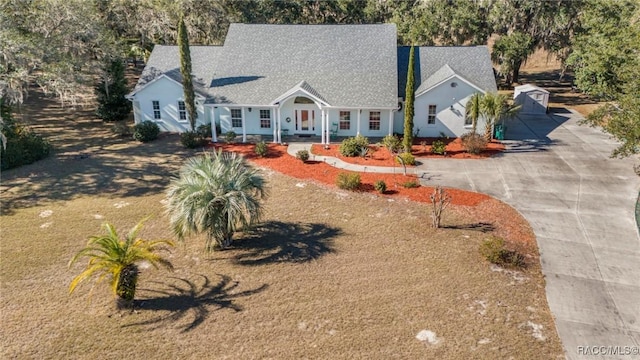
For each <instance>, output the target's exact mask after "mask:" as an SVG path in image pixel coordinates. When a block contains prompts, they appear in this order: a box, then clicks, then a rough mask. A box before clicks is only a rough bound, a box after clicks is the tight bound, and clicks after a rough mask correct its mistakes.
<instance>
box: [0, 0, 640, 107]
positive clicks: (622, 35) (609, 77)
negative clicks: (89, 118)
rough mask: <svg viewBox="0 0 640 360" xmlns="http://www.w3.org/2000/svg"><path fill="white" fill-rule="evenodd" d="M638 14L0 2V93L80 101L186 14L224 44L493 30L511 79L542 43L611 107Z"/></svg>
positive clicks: (500, 63) (631, 61)
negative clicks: (361, 29) (302, 34)
mask: <svg viewBox="0 0 640 360" xmlns="http://www.w3.org/2000/svg"><path fill="white" fill-rule="evenodd" d="M639 14H640V11H639V6H638V4H637V2H636V1H629V0H628V1H622V0H621V1H618V0H572V1H563V0H546V1H538V0H465V1H456V0H428V1H423V0H413V1H393V0H336V1H306V0H282V1H276V0H264V1H261V0H177V1H174V0H137V1H130V0H31V1H24V0H7V1H4V2H3V3H2V4H1V5H0V98H2V99H3V101H4V102H5V103H9V104H19V103H21V102H22V101H23V100H24V96H25V94H26V93H27V90H28V89H29V86H32V85H37V86H39V87H41V88H42V89H43V90H44V91H45V92H46V93H49V94H52V95H55V96H57V97H58V98H59V99H60V100H61V101H62V102H63V103H65V104H71V105H74V104H80V103H83V102H85V101H86V99H85V98H84V96H85V95H84V94H88V93H89V94H90V93H91V91H87V89H86V87H87V86H93V84H94V83H95V82H96V79H97V77H100V76H103V74H104V70H103V69H104V68H105V67H104V66H102V64H104V63H105V62H108V61H111V60H113V58H124V57H126V58H130V59H135V60H140V59H142V58H144V57H145V56H147V55H148V54H149V52H150V50H151V49H152V48H153V45H155V44H176V43H177V36H178V20H179V18H180V16H184V22H185V25H186V28H187V29H188V35H189V41H190V43H191V44H192V45H198V44H200V45H211V44H222V43H223V41H224V37H225V35H226V31H227V29H228V26H229V24H230V23H232V22H242V23H269V24H358V23H382V22H392V23H395V24H396V25H397V27H398V43H399V44H401V45H435V44H438V45H465V44H470V45H476V44H486V43H487V41H488V39H489V37H491V36H492V35H495V36H496V37H497V38H496V42H495V46H494V51H493V52H492V58H493V60H494V62H495V63H496V66H497V67H498V69H499V72H500V74H501V76H502V77H503V78H504V80H505V82H506V83H511V82H513V81H517V80H518V76H519V69H520V67H521V66H522V64H523V63H524V62H525V61H526V59H527V57H528V56H529V55H530V54H531V53H532V52H533V51H534V50H536V49H538V48H543V49H545V50H547V51H549V53H550V54H551V55H552V56H556V57H557V58H558V59H560V60H561V62H562V64H563V66H567V67H568V69H569V70H572V71H573V72H574V73H575V76H576V85H577V86H578V88H579V89H581V90H582V91H585V92H586V93H588V94H589V95H592V96H594V97H599V98H604V99H608V100H617V99H619V98H620V99H621V97H622V95H623V94H625V92H627V93H628V90H625V89H628V88H629V86H630V85H629V84H630V83H632V82H633V81H637V79H638V76H632V75H630V74H637V71H638V70H637V69H638V67H637V63H638V43H639V42H638V33H639V30H638V27H639V23H638V19H639V18H640V15H639ZM636 96H637V95H636ZM635 101H637V99H636V100H635ZM619 106H622V104H620V105H619Z"/></svg>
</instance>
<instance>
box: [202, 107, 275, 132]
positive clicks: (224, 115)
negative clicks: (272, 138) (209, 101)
mask: <svg viewBox="0 0 640 360" xmlns="http://www.w3.org/2000/svg"><path fill="white" fill-rule="evenodd" d="M242 108H243V107H240V106H238V107H235V106H228V107H227V106H225V107H222V106H218V107H217V108H216V109H214V111H215V117H216V118H215V122H216V123H217V124H220V128H221V130H222V134H225V133H227V132H228V131H233V132H235V133H236V134H237V135H242V127H232V126H231V125H232V123H231V109H240V110H242ZM249 108H251V111H249ZM260 110H269V111H270V115H271V127H269V128H261V127H260ZM244 117H245V119H244V121H245V125H244V126H245V131H246V132H247V135H273V129H274V127H275V126H276V118H275V111H274V109H273V108H268V107H255V106H251V107H249V106H246V107H244Z"/></svg>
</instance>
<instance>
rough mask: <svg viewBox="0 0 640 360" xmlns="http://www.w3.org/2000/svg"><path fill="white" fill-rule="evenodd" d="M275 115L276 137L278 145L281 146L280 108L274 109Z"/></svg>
mask: <svg viewBox="0 0 640 360" xmlns="http://www.w3.org/2000/svg"><path fill="white" fill-rule="evenodd" d="M276 114H278V115H277V117H278V121H277V125H278V129H277V135H278V144H282V119H281V117H282V114H281V113H280V107H278V108H276Z"/></svg>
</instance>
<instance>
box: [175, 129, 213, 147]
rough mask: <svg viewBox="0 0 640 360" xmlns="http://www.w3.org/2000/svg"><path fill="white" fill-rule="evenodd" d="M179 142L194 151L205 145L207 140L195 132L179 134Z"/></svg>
mask: <svg viewBox="0 0 640 360" xmlns="http://www.w3.org/2000/svg"><path fill="white" fill-rule="evenodd" d="M180 142H181V143H182V146H184V147H186V148H187V149H195V148H198V147H202V146H205V145H207V139H206V138H205V137H204V136H202V134H201V133H200V132H196V131H185V132H183V133H182V134H180Z"/></svg>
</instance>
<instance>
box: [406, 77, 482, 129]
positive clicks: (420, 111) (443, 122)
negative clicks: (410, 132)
mask: <svg viewBox="0 0 640 360" xmlns="http://www.w3.org/2000/svg"><path fill="white" fill-rule="evenodd" d="M453 82H456V83H457V84H458V85H457V86H456V87H451V83H453ZM477 92H480V91H479V90H478V89H476V88H474V87H472V86H470V85H469V84H467V83H466V82H464V81H463V80H461V79H458V78H453V79H451V80H448V81H446V82H444V83H442V84H440V85H438V86H437V87H435V88H433V89H431V90H429V91H427V92H426V93H424V94H422V95H420V96H418V97H416V100H415V103H414V108H415V115H414V118H413V126H414V132H415V131H417V130H418V129H419V130H420V132H419V133H418V136H419V137H439V136H440V135H441V134H440V133H443V134H444V135H445V136H451V137H459V136H461V135H463V134H464V133H466V132H469V131H471V125H466V126H465V125H464V112H465V105H466V104H467V101H468V100H469V97H471V95H473V94H474V93H477ZM454 98H455V102H454ZM452 104H453V110H451V105H452ZM429 105H436V123H435V124H432V125H430V124H427V118H428V113H429ZM403 110H404V109H403ZM403 117H404V112H403ZM400 122H401V123H403V122H404V119H403V120H401V121H400ZM396 128H397V127H396ZM483 129H484V121H483V120H482V119H478V125H477V131H478V132H481V131H483ZM400 132H403V131H400Z"/></svg>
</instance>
